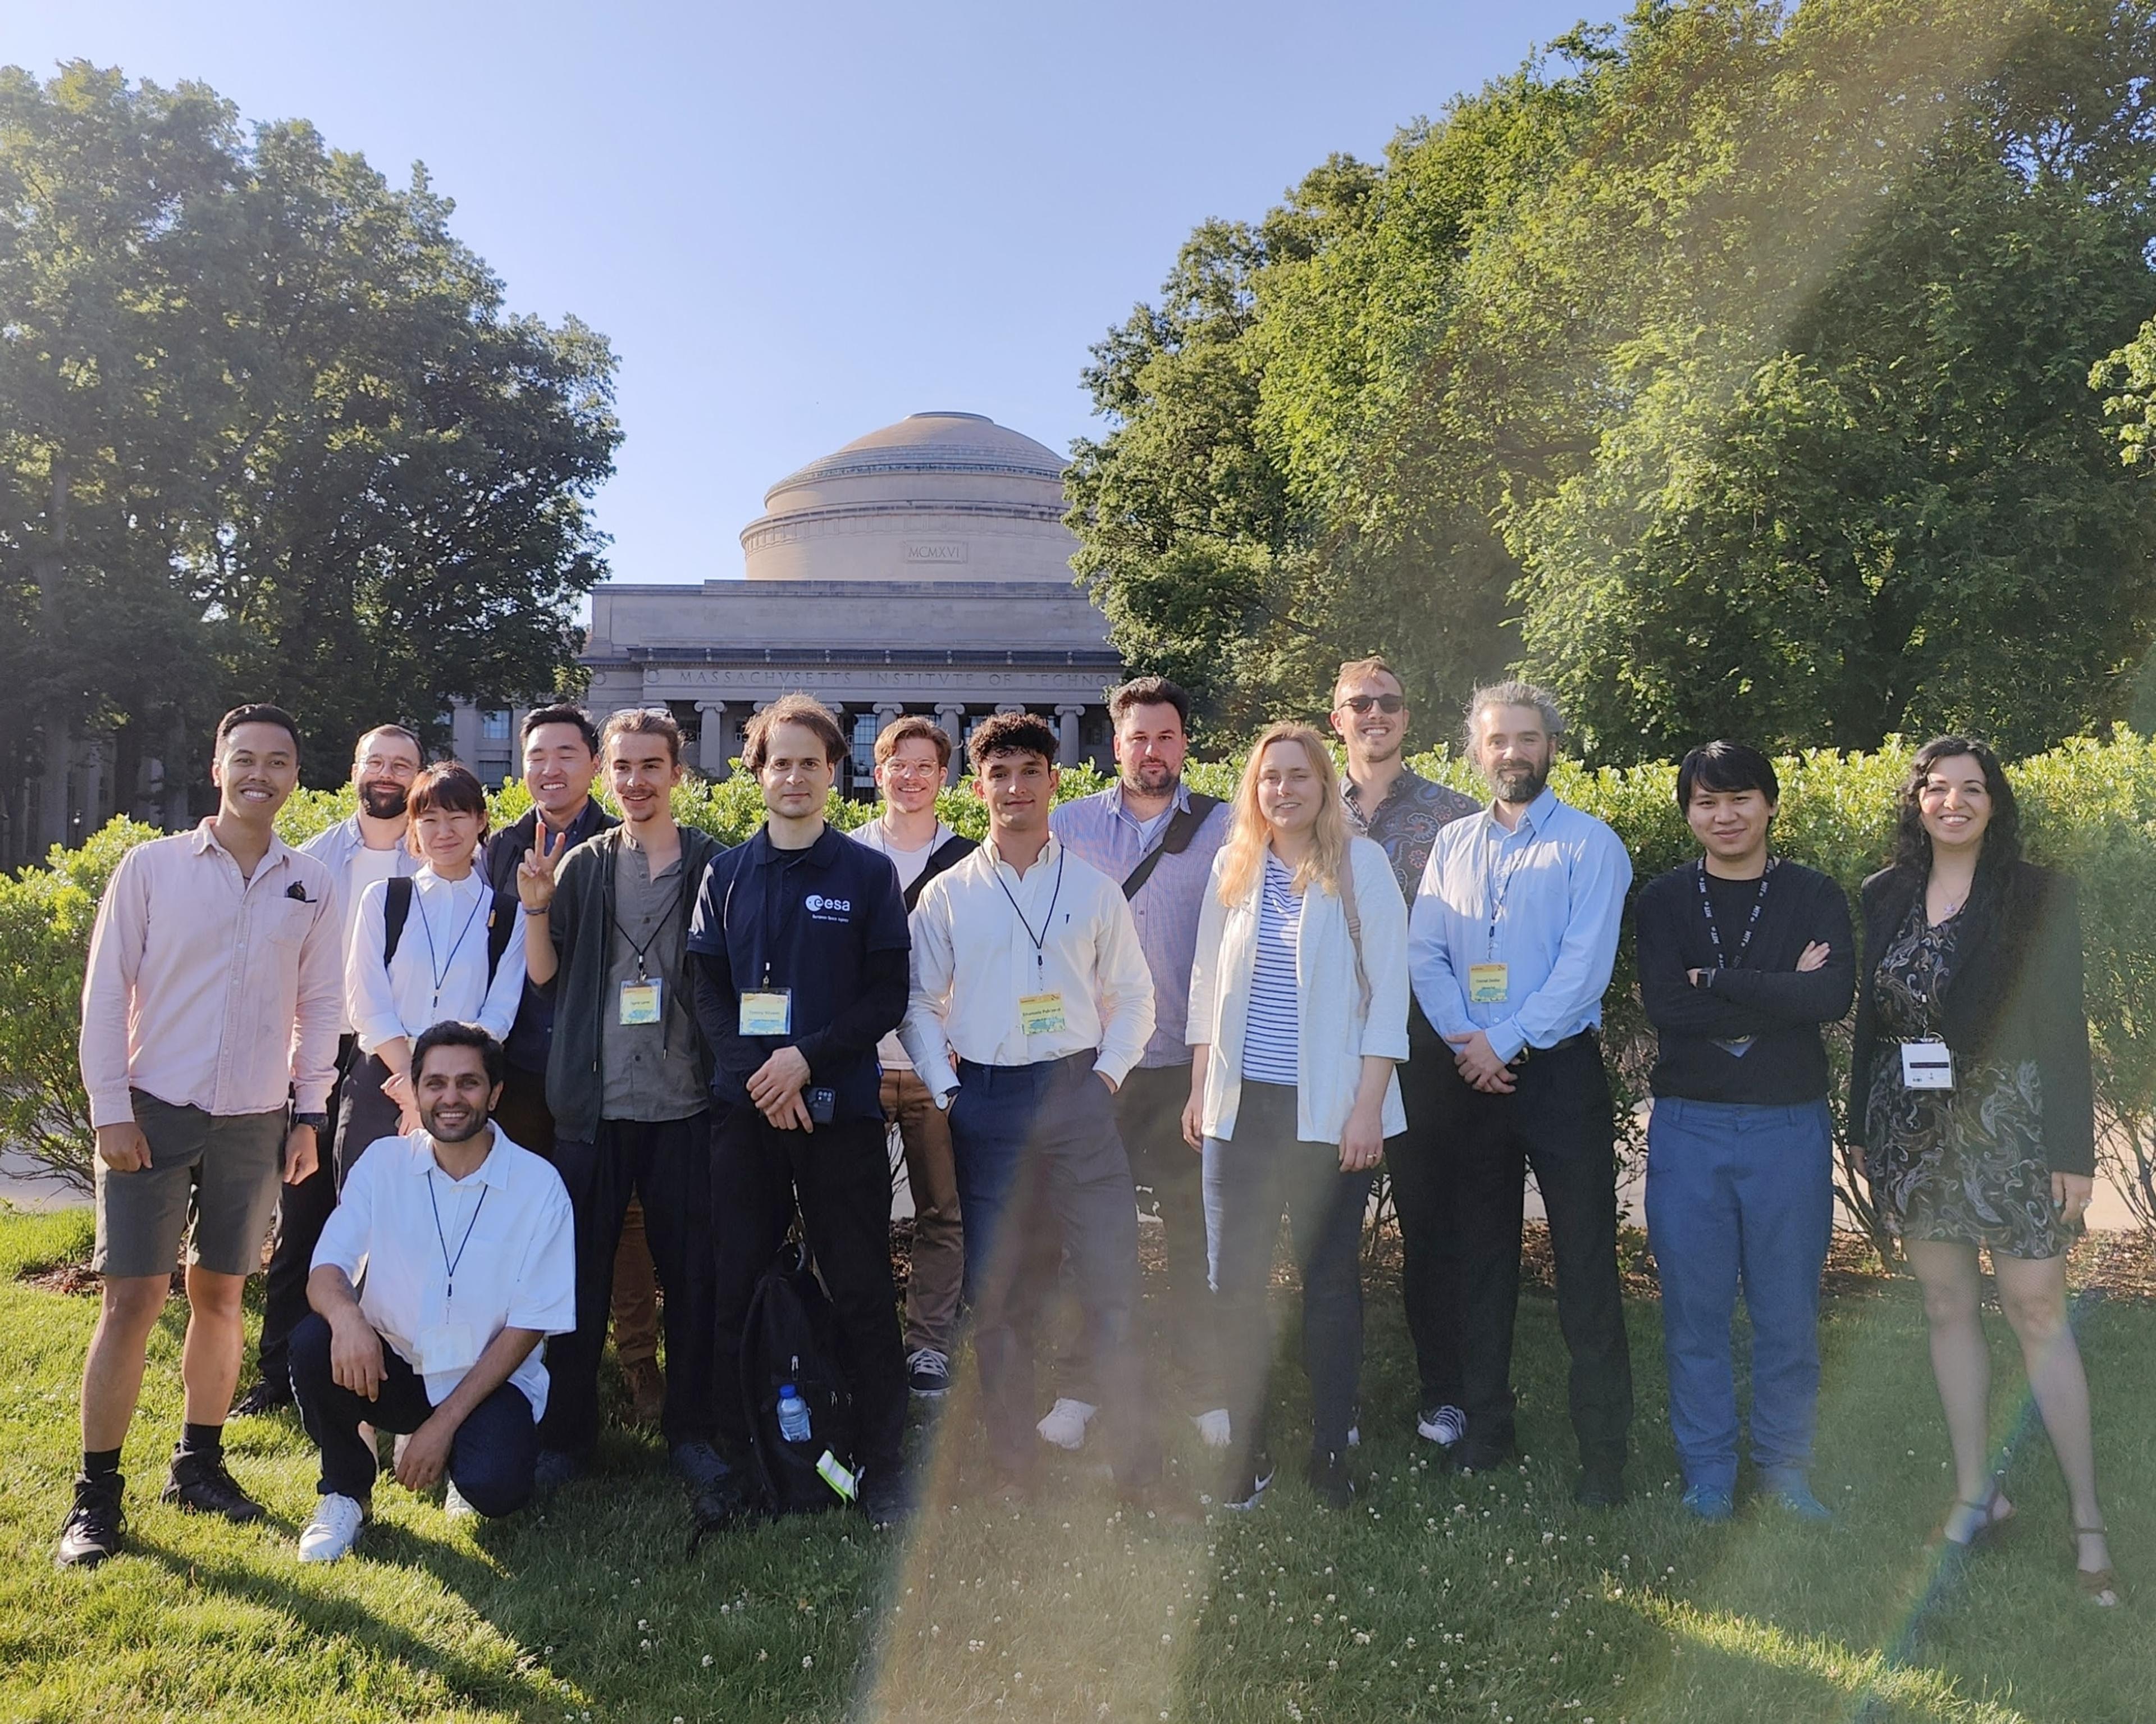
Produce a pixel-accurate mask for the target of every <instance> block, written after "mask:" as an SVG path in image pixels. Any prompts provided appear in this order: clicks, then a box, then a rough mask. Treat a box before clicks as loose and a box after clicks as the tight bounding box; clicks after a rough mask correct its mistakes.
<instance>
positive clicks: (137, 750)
mask: <svg viewBox="0 0 2156 1724" xmlns="http://www.w3.org/2000/svg"><path fill="white" fill-rule="evenodd" d="M452 210H453V206H452V205H451V203H449V200H448V199H447V198H443V197H441V196H440V195H439V194H438V193H436V192H435V191H434V188H432V187H431V186H430V184H429V182H428V179H427V176H426V173H425V171H424V169H423V168H418V167H415V168H414V170H413V173H412V176H411V180H410V183H409V184H408V185H407V186H405V187H404V188H401V189H400V188H396V187H394V186H393V185H391V184H390V183H388V181H387V180H386V179H385V178H383V177H382V175H381V174H379V173H378V172H376V171H375V170H374V169H373V168H372V167H369V166H368V164H367V162H366V161H365V160H364V159H363V158H362V157H360V156H357V155H355V154H352V153H350V152H343V151H339V150H336V149H333V148H331V147H330V146H329V145H328V144H327V143H326V142H325V141H324V140H323V139H322V137H321V136H320V135H319V134H318V133H317V132H316V131H315V130H314V129H313V128H312V127H311V126H308V125H306V124H305V123H304V122H300V121H291V122H284V123H280V124H277V125H269V126H256V127H254V128H252V129H251V130H249V129H245V128H243V126H241V124H240V121H239V116H238V114H237V112H236V111H235V110H234V108H233V107H232V105H230V104H229V103H227V102H225V101H223V100H221V99H219V98H218V96H217V95H215V94H214V92H213V91H211V90H208V89H206V88H204V87H203V86H202V85H193V84H187V85H179V86H178V87H177V88H175V89H172V90H166V89H162V88H160V87H159V86H157V85H154V84H150V83H139V84H131V83H130V82H129V81H128V80H126V78H125V77H124V76H123V75H121V73H119V72H117V71H112V70H105V69H98V68H95V67H92V66H90V65H88V64H80V63H78V64H71V65H69V66H67V67H64V68H63V69H61V70H60V72H59V74H58V75H56V76H54V77H53V78H52V79H50V80H39V79H38V78H36V77H33V76H32V75H29V74H28V73H26V72H23V71H22V70H19V69H12V68H9V69H0V615H4V617H5V619H6V620H7V621H8V622H9V623H11V624H13V627H10V628H7V629H4V630H0V641H4V643H5V644H4V645H0V794H4V796H5V805H6V806H7V807H8V810H9V811H10V812H12V813H14V814H16V815H17V816H18V819H20V818H21V817H22V816H23V814H24V813H26V812H27V813H28V816H29V821H28V823H29V824H30V825H32V826H35V827H38V828H39V829H40V830H39V831H38V832H37V833H36V834H35V835H34V836H35V841H37V842H40V843H41V842H43V841H47V840H49V839H50V838H53V837H55V836H58V833H57V832H55V831H53V830H52V824H53V817H54V807H55V805H57V808H58V810H59V812H60V814H61V815H62V816H64V811H65V808H66V800H65V798H66V788H65V774H66V770H67V765H68V761H69V754H70V751H71V750H73V749H74V748H75V746H76V744H77V742H78V740H79V739H80V738H83V737H85V736H100V735H108V736H110V738H112V754H113V760H112V770H113V772H114V774H115V780H116V782H117V783H118V784H119V785H121V788H122V792H123V794H122V795H121V806H122V807H123V808H125V807H126V806H128V805H129V801H130V796H131V789H132V783H133V779H134V777H135V774H136V767H137V766H138V765H139V763H140V762H141V760H142V759H146V758H147V757H150V756H157V757H160V758H162V759H164V760H165V762H166V764H167V770H168V771H172V772H177V773H178V774H181V775H187V776H192V775H193V774H194V773H195V771H196V770H198V767H199V764H200V754H201V750H202V744H203V732H204V730H205V728H206V727H207V725H208V723H210V722H212V721H213V719H214V718H215V715H216V713H218V712H219V711H221V710H223V708H224V707H226V706H228V705H230V704H231V703H233V702H234V701H235V700H238V699H240V698H251V699H267V700H275V701H279V702H282V703H284V704H285V705H287V706H289V707H290V708H291V709H292V710H293V711H294V712H295V713H296V714H297V715H298V716H299V718H300V722H301V724H302V726H303V728H304V729H305V733H306V735H305V741H306V743H307V744H309V748H308V751H307V765H308V769H309V774H308V775H309V777H310V779H311V780H321V779H322V778H324V777H326V776H330V777H333V776H335V775H337V774H338V773H340V772H341V770H342V768H343V764H344V762H345V759H346V758H347V757H346V750H347V749H349V747H350V744H351V742H352V737H353V736H354V735H355V734H356V733H357V731H358V730H359V729H360V728H362V727H363V726H364V725H365V724H366V723H373V722H378V721H380V720H382V719H383V718H401V719H403V720H404V721H405V722H408V723H414V724H416V725H418V727H419V728H422V729H423V730H429V731H431V730H434V729H435V728H438V727H439V723H440V722H441V718H442V712H443V708H444V704H445V703H446V702H449V701H451V700H454V699H459V698H464V699H470V700H475V701H481V702H490V703H506V702H508V701H509V700H510V699H511V698H512V697H515V696H517V695H520V694H524V693H527V692H533V691H542V690H546V689H549V688H552V687H555V686H557V682H559V681H560V680H561V679H562V677H565V676H567V675H569V674H572V672H573V670H574V662H575V639H574V634H573V626H572V625H573V622H574V617H575V611H576V607H577V601H578V600H579V599H580V598H581V596H582V595H583V594H584V593H585V592H586V591H588V589H590V587H591V586H592V585H593V583H594V582H595V581H597V580H598V579H599V578H600V576H601V575H602V574H603V572H604V563H603V554H602V553H603V548H604V541H603V537H602V536H601V535H600V534H599V533H598V532H597V531H596V530H595V529H594V527H593V525H592V522H591V521H590V518H589V515H588V510H587V505H588V500H589V499H590V497H591V496H592V494H593V491H594V490H595V488H596V487H597V486H598V484H599V483H600V482H601V481H603V480H604V479H605V478H606V477H607V476H608V474H609V473H610V472H611V471H612V465H613V453H614V450H615V448H616V447H617V445H618V444H619V440H620V432H619V427H618V426H617V425H616V423H615V420H614V417H613V397H612V386H613V368H614V360H613V354H612V353H611V352H610V350H609V349H608V345H607V343H606V342H605V340H604V339H603V337H600V336H598V334H596V333H595V332H593V331H592V330H590V329H588V328H587V327H585V326H583V324H582V323H580V322H577V320H576V319H575V318H573V317H571V318H566V319H564V320H563V321H562V322H561V323H560V324H559V325H549V324H547V323H546V322H542V321H540V320H538V319H536V318H532V317H526V316H514V315H511V313H509V312H508V311H507V310H506V307H505V304H504V293H503V286H502V284H501V282H500V280H497V279H496V278H495V276H494V275H492V274H491V273H490V271H489V270H488V269H487V268H486V265H485V263H484V262H483V261H482V260H480V258H478V257H477V256H475V255H474V254H473V253H472V252H471V250H470V249H469V248H468V247H466V246H465V245H464V244H461V243H459V241H458V240H457V239H455V238H454V235H453V234H452V233H451V231H450V228H449V219H450V216H451V214H452ZM29 780H38V781H39V783H40V784H41V786H42V789H41V797H42V806H41V807H40V808H30V809H25V807H24V805H23V795H22V790H23V785H25V784H26V782H28V781H29ZM19 836H20V835H18V839H19ZM9 848H10V849H11V850H12V851H13V852H14V853H15V854H17V855H18V856H19V855H21V854H22V853H23V849H24V848H25V846H24V845H23V843H21V842H20V841H18V842H15V843H13V844H11V845H10V847H9Z"/></svg>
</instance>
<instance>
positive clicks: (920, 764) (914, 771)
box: [883, 760, 943, 778]
mask: <svg viewBox="0 0 2156 1724" xmlns="http://www.w3.org/2000/svg"><path fill="white" fill-rule="evenodd" d="M883 772H884V776H885V778H941V777H942V776H943V769H942V767H940V766H938V765H937V764H935V763H934V762H932V761H917V760H886V761H885V763H884V768H883Z"/></svg>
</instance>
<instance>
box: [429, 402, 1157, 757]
mask: <svg viewBox="0 0 2156 1724" xmlns="http://www.w3.org/2000/svg"><path fill="white" fill-rule="evenodd" d="M1063 466H1064V462H1063V460H1062V458H1061V457H1060V456H1059V455H1056V454H1055V452H1054V451H1053V450H1049V449H1046V448H1045V447H1043V446H1042V445H1040V444H1038V443H1036V442H1034V440H1032V439H1031V438H1030V437H1025V436H1021V435H1019V433H1018V432H1016V431H1013V430H1009V429H1007V428H1006V427H1004V426H1002V425H997V424H995V423H994V422H993V420H991V419H984V418H983V417H982V416H981V415H980V414H971V413H917V414H913V415H912V416H911V417H910V418H907V419H901V420H900V421H899V423H898V424H896V425H888V426H885V428H884V429H883V430H880V431H873V432H871V433H870V434H869V435H867V436H865V437H861V438H858V439H856V440H855V441H853V442H851V443H849V444H848V445H846V446H845V447H844V449H841V450H838V451H837V452H836V453H834V454H832V455H826V456H824V458H823V459H822V460H820V461H811V462H810V463H809V464H808V466H805V467H803V468H802V469H801V470H800V471H798V472H797V473H793V474H791V475H789V476H788V477H786V478H784V479H782V480H780V481H778V484H776V485H774V486H772V488H771V489H770V491H768V492H767V493H766V494H765V497H764V504H765V512H764V513H763V514H762V516H760V517H757V519H756V520H754V521H752V522H750V523H749V524H748V526H747V527H745V528H743V529H742V536H741V541H742V552H743V553H744V556H745V559H746V563H747V579H746V580H707V581H706V582H704V583H703V584H701V585H700V586H688V585H674V584H637V583H631V582H608V583H607V584H604V585H603V586H601V587H599V588H598V589H595V590H594V591H593V594H592V627H591V634H590V636H589V639H588V641H587V643H586V646H585V649H584V652H583V663H584V665H585V666H586V667H587V668H588V671H589V672H590V675H591V692H590V695H589V704H590V706H591V709H592V711H593V713H595V714H600V715H603V714H605V713H610V712H614V711H617V710H619V708H624V707H634V706H665V707H667V708H670V709H671V710H672V711H673V713H674V714H675V717H676V718H679V719H680V721H681V724H682V728H683V730H684V731H685V733H687V734H688V735H689V736H690V738H691V741H690V755H689V758H690V763H691V764H695V765H696V766H698V767H699V768H701V769H702V770H703V771H704V772H705V773H706V774H708V775H711V776H712V777H715V778H716V777H723V776H724V775H726V772H727V771H728V770H729V763H730V762H731V761H732V760H734V759H737V758H738V757H739V755H740V754H741V748H742V725H743V724H745V723H747V720H748V719H749V718H750V717H751V716H752V714H753V713H755V712H756V711H757V708H759V707H762V706H763V705H765V704H766V703H767V702H771V701H773V700H776V699H777V698H778V697H779V696H780V695H782V694H785V693H788V692H792V691H793V690H795V689H802V690H805V691H807V692H808V693H810V694H813V695H814V696H815V697H817V698H818V699H819V700H821V701H823V702H825V703H826V704H827V705H829V706H831V707H833V708H837V709H838V710H839V713H840V715H841V718H842V719H843V722H844V725H845V728H846V732H847V735H848V738H849V739H850V741H851V743H852V744H853V749H852V753H851V755H850V759H849V761H848V771H847V774H846V778H847V781H848V784H849V786H850V788H853V789H855V790H865V789H866V787H867V785H868V780H869V772H870V760H871V754H870V750H871V749H872V746H873V744H874V743H875V736H876V733H877V732H878V731H879V730H880V729H881V728H883V726H885V724H887V723H890V722H891V720H892V719H893V718H896V717H898V716H899V715H900V714H901V713H926V714H927V715H928V716H930V717H932V718H935V719H936V720H937V723H941V724H942V726H943V728H945V729H946V730H947V731H949V732H950V733H951V735H952V738H953V739H954V740H955V741H957V743H958V744H960V746H961V747H962V746H963V744H964V739H965V736H966V733H967V732H968V729H969V728H971V727H972V726H973V725H974V724H976V723H978V722H979V721H980V720H981V719H982V718H985V717H987V716H988V715H989V714H991V713H996V712H999V711H1004V710H1007V709H1009V708H1026V709H1028V710H1029V711H1032V712H1036V713H1040V714H1041V715H1042V716H1044V717H1045V718H1052V719H1053V720H1054V722H1055V725H1056V728H1057V733H1058V737H1059V738H1060V744H1061V749H1062V756H1063V759H1064V760H1065V762H1066V763H1067V762H1075V761H1078V760H1081V759H1095V760H1102V761H1105V760H1106V759H1107V758H1108V738H1109V726H1108V722H1107V714H1106V708H1105V706H1104V705H1103V703H1102V702H1103V696H1104V694H1105V692H1106V690H1107V689H1108V688H1109V687H1112V686H1113V685H1114V683H1115V682H1116V681H1117V680H1118V678H1119V675H1120V672H1121V670H1122V666H1121V663H1120V661H1119V660H1118V658H1117V656H1116V653H1115V652H1114V651H1113V650H1112V649H1111V647H1110V646H1109V645H1108V638H1107V623H1106V619H1105V618H1104V617H1102V615H1101V613H1100V612H1099V611H1098V610H1096V609H1095V608H1094V607H1093V606H1092V605H1091V604H1090V603H1089V602H1088V601H1087V600H1086V595H1085V594H1084V593H1083V592H1082V591H1081V590H1080V589H1078V588H1077V587H1075V585H1073V584H1072V579H1071V574H1070V554H1071V553H1072V552H1073V551H1075V549H1076V548H1077V540H1076V539H1075V538H1074V537H1073V536H1072V534H1071V533H1070V529H1069V528H1068V527H1065V526H1064V524H1063V511H1064V501H1063V480H1062V471H1063ZM520 719H521V712H520V711H516V710H511V711H505V712H500V713H470V714H466V713H458V714H457V715H456V723H457V727H458V730H457V736H456V742H457V746H458V749H459V753H460V754H463V756H464V758H465V759H470V760H473V761H474V762H475V764H479V765H480V766H481V767H482V768H483V769H492V768H494V767H495V757H496V755H497V754H500V755H501V756H502V758H503V759H506V752H507V750H508V749H513V748H514V742H513V740H512V738H513V736H514V727H515V724H516V722H518V721H519V720H520ZM466 731H470V736H469V738H467V736H466V735H465V732H466ZM505 744H506V747H505ZM952 776H953V779H954V780H955V779H956V777H957V763H956V761H954V763H953V773H952Z"/></svg>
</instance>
